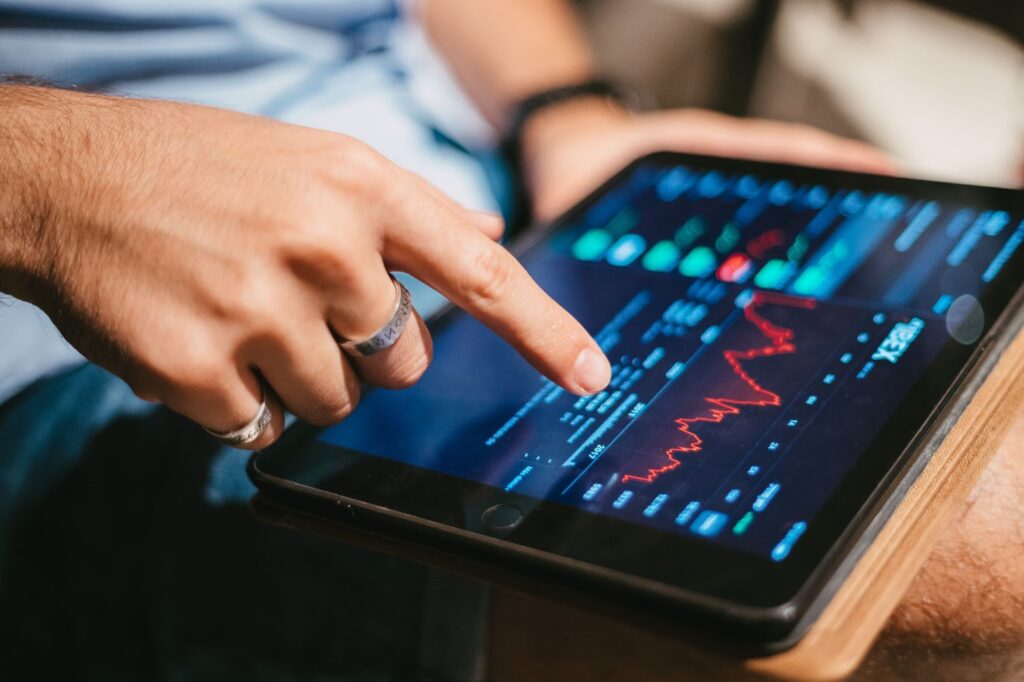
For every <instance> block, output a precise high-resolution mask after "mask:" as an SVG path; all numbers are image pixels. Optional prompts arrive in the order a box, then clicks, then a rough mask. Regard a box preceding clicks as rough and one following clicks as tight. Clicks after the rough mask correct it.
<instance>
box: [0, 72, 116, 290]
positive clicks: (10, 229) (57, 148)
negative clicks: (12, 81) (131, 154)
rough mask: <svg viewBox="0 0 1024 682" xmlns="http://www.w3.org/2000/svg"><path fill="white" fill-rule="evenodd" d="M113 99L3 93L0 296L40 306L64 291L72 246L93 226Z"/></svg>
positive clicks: (24, 90)
mask: <svg viewBox="0 0 1024 682" xmlns="http://www.w3.org/2000/svg"><path fill="white" fill-rule="evenodd" d="M109 101H111V100H108V99H107V98H103V97H97V96H93V95H84V94H81V93H76V92H72V91H66V90H58V89H51V88H41V87H30V86H21V85H8V86H4V85H0V102H2V104H0V140H2V143H3V147H4V148H5V149H7V150H10V153H9V154H6V155H5V156H4V157H3V158H2V159H0V175H2V177H3V178H4V182H3V185H2V186H0V236H2V240H0V291H3V292H5V293H10V294H13V295H15V296H17V297H19V298H22V299H25V300H28V301H31V302H33V303H37V304H40V305H42V304H43V303H44V302H45V301H46V300H48V299H49V298H50V297H52V295H53V294H54V292H55V290H58V289H60V288H61V286H62V285H61V283H60V282H59V281H57V280H58V279H59V273H60V271H61V270H62V269H63V268H62V266H61V261H66V260H67V258H66V256H67V255H69V254H73V253H74V251H75V246H74V245H73V244H71V243H69V239H70V237H71V236H73V234H74V233H75V232H77V231H78V230H77V229H76V230H71V229H69V228H70V227H71V226H75V227H76V228H77V227H80V226H82V224H83V223H87V222H90V219H89V216H87V215H86V207H88V206H90V205H94V204H95V203H96V202H95V201H94V199H95V197H94V196H92V195H93V193H92V192H91V191H90V186H92V185H93V184H95V181H96V180H97V178H95V177H93V176H94V175H95V174H96V173H98V170H99V169H100V168H103V167H104V164H103V162H102V161H100V162H99V163H97V161H96V158H95V157H96V156H97V154H102V151H101V149H102V147H103V145H102V144H100V143H99V142H98V140H96V139H95V136H94V135H92V134H91V131H101V130H104V129H106V128H109V127H110V122H109V121H108V120H105V119H106V118H107V114H106V113H105V112H104V110H105V109H106V108H107V107H106V106H99V107H97V106H91V104H94V103H99V104H100V105H105V104H106V103H107V102H109Z"/></svg>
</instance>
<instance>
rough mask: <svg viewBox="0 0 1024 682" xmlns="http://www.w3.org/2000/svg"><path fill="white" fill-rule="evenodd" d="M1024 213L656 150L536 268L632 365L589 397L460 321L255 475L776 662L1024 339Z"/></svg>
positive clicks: (328, 512)
mask: <svg viewBox="0 0 1024 682" xmlns="http://www.w3.org/2000/svg"><path fill="white" fill-rule="evenodd" d="M1022 195H1024V193H1022V192H1019V191H1014V190H1007V189H994V188H982V187H969V186H963V185H952V184H944V183H937V182H928V181H918V180H907V179H900V178H891V177H876V176H869V175H861V174H853V173H845V172H838V171H828V170H820V169H810V168H802V167H794V166H785V165H776V164H766V163H755V162H749V161H740V160H734V159H719V158H710V157H698V156H688V155H681V154H675V153H658V154H654V155H651V156H647V157H644V158H642V159H640V160H638V161H636V162H634V163H633V164H631V165H630V166H629V167H628V168H626V169H624V170H623V171H622V172H620V173H619V174H618V175H616V176H615V177H614V178H612V179H611V180H610V181H609V182H607V183H606V184H605V185H604V186H603V187H601V188H600V189H599V190H597V191H596V192H595V193H594V194H593V195H591V196H590V197H589V198H587V199H586V200H584V201H583V202H582V203H581V204H579V205H578V206H577V207H575V208H574V209H573V210H571V211H570V212H569V213H568V214H566V215H565V216H564V217H563V218H561V219H560V220H558V221H556V222H555V224H553V225H551V226H549V227H547V228H538V229H537V230H535V231H534V233H533V234H531V235H530V236H529V238H528V241H527V242H524V243H521V244H520V245H518V246H517V248H516V249H515V251H516V252H517V254H518V256H519V257H520V259H521V260H522V262H523V263H524V265H525V266H526V268H527V269H528V271H529V272H530V274H531V275H532V276H533V277H534V278H535V279H536V280H537V281H538V282H539V283H540V285H541V286H542V287H543V288H544V289H545V290H546V291H547V292H549V293H550V294H551V295H552V296H553V297H554V298H555V299H556V300H557V301H559V303H561V304H562V305H563V306H564V307H565V308H566V309H567V310H569V311H570V312H571V313H572V314H573V315H575V316H576V317H577V318H578V319H579V320H580V321H581V322H582V323H583V324H584V326H586V327H587V328H588V329H589V330H590V331H591V332H592V333H593V334H594V336H595V338H596V339H597V341H598V343H599V344H600V345H601V347H602V348H603V349H604V350H605V352H606V353H607V355H608V358H609V359H610V361H611V363H612V367H613V369H612V380H611V383H610V384H609V386H608V387H607V389H606V390H604V391H602V392H600V393H598V394H597V395H593V396H587V397H578V396H575V395H572V394H569V393H567V392H565V391H564V390H562V389H561V388H559V387H558V386H556V385H554V384H553V383H551V382H550V381H548V380H547V379H545V378H543V377H542V376H540V375H539V374H538V373H537V372H536V370H534V369H532V368H531V367H530V366H529V365H528V364H527V363H526V362H525V361H523V360H522V359H521V358H520V357H519V356H518V355H517V354H516V353H515V351H514V350H512V349H511V348H510V347H509V346H507V345H506V344H505V343H504V342H503V341H501V340H500V339H499V338H498V337H497V336H496V335H494V334H493V333H492V332H490V331H489V330H488V329H487V328H485V327H484V326H483V325H481V324H480V323H478V322H477V321H475V320H474V319H473V318H471V317H470V316H468V315H467V314H464V313H462V312H461V311H458V310H454V309H452V310H448V311H445V312H443V313H442V314H440V315H439V316H438V317H437V318H436V319H435V320H433V321H432V322H431V330H432V333H433V335H434V345H435V360H434V363H433V366H432V367H431V368H430V369H429V370H428V371H427V373H426V374H425V376H424V377H423V379H422V380H421V381H420V382H419V383H418V384H417V385H416V386H414V387H413V388H411V389H407V390H404V391H388V390H373V391H369V392H367V393H366V395H365V396H364V398H363V400H362V403H361V405H360V406H359V408H358V410H357V411H356V412H355V413H354V414H353V415H352V416H351V417H349V418H348V419H347V420H345V421H344V422H342V423H341V424H338V425H337V426H334V427H331V428H328V429H325V430H319V431H316V430H311V429H308V428H298V429H293V430H292V431H290V432H289V433H287V434H286V435H285V437H284V439H283V440H282V441H281V442H280V443H279V444H278V445H276V446H274V447H273V448H270V449H269V450H267V451H265V452H262V453H259V454H258V455H256V456H255V457H254V459H253V460H252V462H251V463H250V473H251V475H252V477H253V479H254V481H255V482H256V483H257V485H258V486H260V488H261V489H263V490H264V491H265V492H266V493H267V494H270V495H272V496H275V497H276V498H277V499H279V500H282V501H284V502H286V503H287V504H289V505H292V506H295V507H299V508H300V509H303V510H305V511H307V512H309V513H314V514H317V515H319V516H324V517H327V518H333V519H335V520H337V521H339V522H342V523H346V524H355V525H357V526H363V527H365V528H367V529H370V530H372V531H373V532H376V533H383V534H385V535H389V536H393V537H395V538H399V539H404V540H406V541H412V542H417V543H420V544H424V545H429V546H433V547H436V548H440V549H443V550H444V551H447V552H450V553H451V552H453V553H456V554H458V555H461V556H464V557H465V558H466V559H467V560H471V561H476V562H485V563H488V564H490V565H496V566H501V567H503V568H505V569H507V570H510V571H513V572H520V573H523V574H524V575H529V576H532V577H533V578H536V579H540V580H543V581H545V582H546V583H548V584H552V585H555V586H558V585H563V586H564V587H565V589H566V590H567V591H569V590H571V591H573V592H575V593H583V594H585V595H590V597H592V599H593V600H594V601H595V602H606V603H609V604H614V605H615V606H617V607H621V608H630V609H635V610H636V611H637V612H639V613H649V614H657V615H658V616H660V617H664V618H668V619H673V620H676V621H679V622H684V623H694V624H697V625H698V626H699V627H700V628H701V629H704V630H710V631H714V632H721V633H723V634H725V635H726V636H727V637H728V638H731V639H733V640H736V641H743V642H748V643H755V644H760V645H764V646H765V647H781V646H785V645H788V644H792V643H793V642H795V641H797V640H798V639H799V637H800V635H801V633H803V632H804V631H806V629H807V627H808V626H809V625H810V624H811V623H812V622H813V620H814V617H815V616H816V614H818V613H819V612H820V610H821V609H822V608H823V606H824V605H825V604H827V602H828V598H829V596H830V595H831V594H832V593H834V591H835V590H836V589H837V587H838V586H839V585H840V584H841V582H842V578H843V577H844V575H845V574H846V573H847V572H848V571H849V570H850V569H851V568H852V566H853V565H854V563H855V560H856V558H857V557H858V556H859V555H860V553H861V552H862V551H863V550H864V549H865V548H866V547H867V546H868V545H869V544H870V541H871V539H872V537H873V536H874V534H875V533H877V531H878V530H879V529H880V527H881V526H882V523H881V521H884V519H885V518H886V516H887V515H888V514H889V513H891V511H892V510H893V509H894V508H895V506H896V505H897V504H898V502H899V499H900V496H901V494H902V492H903V491H905V490H906V488H907V487H908V485H909V484H910V483H911V482H912V481H913V479H914V477H915V476H916V475H917V473H918V472H920V470H921V469H922V468H923V466H924V465H925V463H926V462H927V460H928V457H929V456H930V454H931V452H933V450H934V449H935V447H936V446H937V444H938V443H939V442H940V441H941V438H942V435H943V434H944V433H945V432H946V431H947V430H948V428H949V427H950V426H951V424H952V423H953V421H955V418H956V416H957V414H958V411H959V410H962V408H963V406H964V405H965V398H968V397H969V396H970V394H971V392H972V391H974V390H975V389H976V388H977V386H978V384H979V383H980V380H981V378H983V376H984V374H985V372H986V371H987V369H988V368H989V367H990V366H991V364H992V363H994V361H995V359H997V357H998V355H999V353H1000V352H1001V349H1002V348H1003V347H1004V346H1005V345H1006V344H1007V343H1008V342H1009V340H1011V339H1012V338H1013V335H1014V334H1015V333H1016V331H1017V329H1018V328H1019V327H1020V315H1019V313H1020V310H1021V301H1022V297H1024V293H1022V289H1024V246H1022V242H1024V200H1022Z"/></svg>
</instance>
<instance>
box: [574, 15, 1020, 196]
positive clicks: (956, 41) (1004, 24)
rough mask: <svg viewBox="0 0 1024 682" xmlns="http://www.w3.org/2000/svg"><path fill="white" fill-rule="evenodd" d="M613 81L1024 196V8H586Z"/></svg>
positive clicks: (917, 171)
mask: <svg viewBox="0 0 1024 682" xmlns="http://www.w3.org/2000/svg"><path fill="white" fill-rule="evenodd" d="M580 6H581V8H582V11H583V13H584V15H585V18H586V22H587V25H588V27H589V29H590V34H591V37H592V40H593V43H594V46H595V48H596V50H597V52H598V54H599V57H600V59H601V60H602V62H603V67H604V68H605V70H606V71H607V72H608V73H609V74H611V75H613V76H615V77H617V78H619V79H621V80H623V81H625V82H627V83H629V84H630V85H632V86H633V87H635V88H637V89H638V90H640V91H641V92H643V93H646V94H648V95H650V96H652V97H653V98H654V99H655V100H656V101H657V103H658V104H659V105H660V106H702V107H708V108H712V109H718V110H720V111H725V112H728V113H732V114H738V115H752V116H764V117H769V118H777V119H783V120H789V121H800V122H805V123H809V124H812V125H816V126H819V127H822V128H825V129H827V130H830V131H834V132H837V133H841V134H843V135H847V136H850V137H855V138H860V139H863V140H867V141H870V142H872V143H874V144H876V145H878V146H879V147H881V148H883V149H885V150H886V151H888V152H889V153H890V154H892V155H894V156H895V157H896V158H897V159H898V161H899V162H900V163H901V164H902V165H903V167H904V168H905V169H906V171H907V172H908V173H910V174H913V175H920V176H927V177H938V178H945V179H953V180H959V181H962V182H973V183H982V184H998V185H1011V186H1019V185H1021V184H1024V2H1021V1H1020V0H930V1H929V2H919V1H912V0H584V1H583V2H581V3H580Z"/></svg>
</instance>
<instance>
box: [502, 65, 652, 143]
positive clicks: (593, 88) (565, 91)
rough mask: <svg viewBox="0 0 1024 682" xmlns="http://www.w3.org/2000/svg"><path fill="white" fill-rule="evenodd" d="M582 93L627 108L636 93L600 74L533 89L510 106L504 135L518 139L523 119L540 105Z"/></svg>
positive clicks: (566, 100)
mask: <svg viewBox="0 0 1024 682" xmlns="http://www.w3.org/2000/svg"><path fill="white" fill-rule="evenodd" d="M586 97H603V98H605V99H609V100H611V101H614V102H618V103H619V104H622V105H623V106H625V107H626V108H628V109H633V108H635V106H636V101H635V100H636V97H634V96H633V95H632V93H630V92H628V91H627V90H626V89H624V88H622V87H621V86H618V85H616V84H615V83H612V82H611V81H609V80H605V79H604V78H594V79H592V80H588V81H584V82H582V83H571V84H569V85H560V86H558V87H555V88H549V89H548V90H542V91H541V92H537V93H534V94H532V95H530V96H529V97H527V98H525V99H523V100H521V101H520V102H519V104H517V105H516V107H515V109H513V111H512V116H511V117H510V118H509V125H508V129H507V130H506V133H505V139H506V140H507V141H509V142H511V141H515V142H516V143H518V142H519V140H520V138H521V137H522V134H523V129H524V128H525V127H526V123H527V121H529V120H530V119H531V118H532V117H533V115H534V114H536V113H537V112H539V111H541V110H542V109H547V108H548V107H551V106H554V105H556V104H562V103H563V102H569V101H571V100H574V99H583V98H586Z"/></svg>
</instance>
